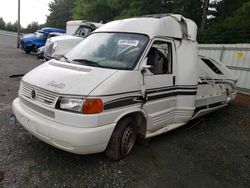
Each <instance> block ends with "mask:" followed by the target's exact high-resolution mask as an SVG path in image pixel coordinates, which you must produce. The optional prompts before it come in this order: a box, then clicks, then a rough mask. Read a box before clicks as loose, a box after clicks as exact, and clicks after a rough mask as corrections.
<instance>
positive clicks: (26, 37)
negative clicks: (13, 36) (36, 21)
mask: <svg viewBox="0 0 250 188" xmlns="http://www.w3.org/2000/svg"><path fill="white" fill-rule="evenodd" d="M36 39H38V38H37V37H36V35H34V34H27V35H24V36H23V38H22V40H23V41H24V42H27V41H33V40H36Z"/></svg>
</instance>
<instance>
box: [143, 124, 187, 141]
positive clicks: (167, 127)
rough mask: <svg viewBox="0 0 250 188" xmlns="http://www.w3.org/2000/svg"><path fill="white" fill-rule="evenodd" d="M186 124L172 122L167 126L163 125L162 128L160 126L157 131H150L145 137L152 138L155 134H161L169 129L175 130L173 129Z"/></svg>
mask: <svg viewBox="0 0 250 188" xmlns="http://www.w3.org/2000/svg"><path fill="white" fill-rule="evenodd" d="M184 124H186V123H172V124H169V125H167V126H165V127H162V128H160V129H157V130H155V131H153V132H148V133H147V134H146V137H145V138H150V137H153V136H156V135H159V134H163V133H165V132H168V131H171V130H173V129H176V128H178V127H180V126H182V125H184Z"/></svg>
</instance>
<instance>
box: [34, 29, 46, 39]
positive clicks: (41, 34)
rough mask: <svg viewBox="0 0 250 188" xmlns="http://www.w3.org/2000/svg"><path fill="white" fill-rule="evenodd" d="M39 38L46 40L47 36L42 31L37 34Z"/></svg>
mask: <svg viewBox="0 0 250 188" xmlns="http://www.w3.org/2000/svg"><path fill="white" fill-rule="evenodd" d="M35 35H36V36H37V38H45V36H46V34H45V33H43V32H40V31H37V32H35Z"/></svg>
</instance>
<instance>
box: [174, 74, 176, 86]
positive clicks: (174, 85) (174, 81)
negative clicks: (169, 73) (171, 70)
mask: <svg viewBox="0 0 250 188" xmlns="http://www.w3.org/2000/svg"><path fill="white" fill-rule="evenodd" d="M175 81H176V80H175V76H173V86H175Z"/></svg>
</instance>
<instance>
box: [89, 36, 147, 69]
mask: <svg viewBox="0 0 250 188" xmlns="http://www.w3.org/2000/svg"><path fill="white" fill-rule="evenodd" d="M96 33H121V34H135V35H143V36H146V38H147V41H146V42H145V45H144V47H143V48H142V50H141V52H140V54H138V57H137V59H136V61H135V63H134V65H133V66H132V67H131V68H124V69H122V68H110V67H103V68H106V69H115V70H129V71H133V70H134V69H135V68H136V66H137V65H138V63H139V61H140V59H141V57H142V55H143V54H144V52H145V49H146V48H147V46H148V44H149V41H150V37H149V36H148V35H147V34H144V33H136V32H123V31H94V32H91V33H90V34H89V35H87V36H86V37H85V39H86V38H87V37H89V36H91V35H93V34H96ZM85 39H84V40H85ZM84 66H85V65H84ZM86 66H89V65H86ZM98 68H102V67H98Z"/></svg>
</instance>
